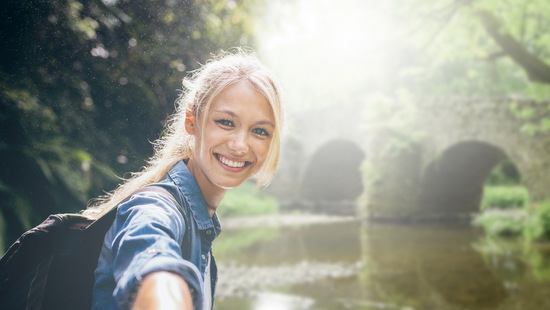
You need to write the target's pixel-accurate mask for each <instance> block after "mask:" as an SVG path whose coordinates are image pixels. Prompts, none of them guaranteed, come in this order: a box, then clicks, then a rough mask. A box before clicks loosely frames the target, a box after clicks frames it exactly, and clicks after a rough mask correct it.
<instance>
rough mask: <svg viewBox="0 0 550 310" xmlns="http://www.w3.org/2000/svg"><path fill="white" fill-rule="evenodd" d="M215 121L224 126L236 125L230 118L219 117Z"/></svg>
mask: <svg viewBox="0 0 550 310" xmlns="http://www.w3.org/2000/svg"><path fill="white" fill-rule="evenodd" d="M215 122H216V123H218V124H220V125H222V126H227V127H234V124H233V122H232V121H230V120H228V119H218V120H216V121H215Z"/></svg>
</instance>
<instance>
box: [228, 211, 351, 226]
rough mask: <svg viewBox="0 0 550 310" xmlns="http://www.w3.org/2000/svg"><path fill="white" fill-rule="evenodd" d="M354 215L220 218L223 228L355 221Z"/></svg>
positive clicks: (292, 214) (303, 214)
mask: <svg viewBox="0 0 550 310" xmlns="http://www.w3.org/2000/svg"><path fill="white" fill-rule="evenodd" d="M357 220H358V219H357V217H355V216H334V215H324V214H309V213H291V214H269V215H256V216H238V217H227V218H221V222H222V226H223V228H224V229H238V228H252V227H281V226H299V225H312V224H332V223H342V222H352V221H357Z"/></svg>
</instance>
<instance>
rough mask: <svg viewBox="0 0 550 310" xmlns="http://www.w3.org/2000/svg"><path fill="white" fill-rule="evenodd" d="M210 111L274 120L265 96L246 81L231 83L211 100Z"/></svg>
mask: <svg viewBox="0 0 550 310" xmlns="http://www.w3.org/2000/svg"><path fill="white" fill-rule="evenodd" d="M210 109H211V112H229V113H233V114H236V116H239V117H243V118H246V117H252V116H254V117H256V118H262V120H269V121H271V122H274V115H273V109H272V107H271V105H270V103H269V101H268V100H267V98H266V97H265V96H264V95H263V94H262V93H260V92H259V91H257V90H256V89H255V88H254V87H253V86H252V85H251V84H250V83H249V82H248V81H239V82H236V83H234V84H231V85H230V86H228V87H227V88H225V89H224V90H223V91H222V92H220V93H219V94H218V96H216V97H215V98H214V100H213V101H212V106H211V107H210Z"/></svg>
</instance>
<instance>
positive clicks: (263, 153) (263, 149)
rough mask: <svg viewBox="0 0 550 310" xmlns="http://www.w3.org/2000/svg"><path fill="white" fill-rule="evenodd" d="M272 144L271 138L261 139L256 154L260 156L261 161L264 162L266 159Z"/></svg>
mask: <svg viewBox="0 0 550 310" xmlns="http://www.w3.org/2000/svg"><path fill="white" fill-rule="evenodd" d="M270 146H271V140H268V141H259V143H258V145H257V146H256V156H257V157H258V161H261V162H262V163H263V162H264V161H265V159H266V157H267V153H268V152H269V147H270Z"/></svg>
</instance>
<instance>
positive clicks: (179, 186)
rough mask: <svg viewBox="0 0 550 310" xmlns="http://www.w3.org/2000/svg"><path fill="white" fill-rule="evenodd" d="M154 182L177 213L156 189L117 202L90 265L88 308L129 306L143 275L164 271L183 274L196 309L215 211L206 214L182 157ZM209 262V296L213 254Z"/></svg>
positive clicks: (101, 309) (216, 228)
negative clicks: (96, 256) (92, 270)
mask: <svg viewBox="0 0 550 310" xmlns="http://www.w3.org/2000/svg"><path fill="white" fill-rule="evenodd" d="M155 185H160V186H163V187H164V188H166V189H167V190H168V191H169V192H170V193H171V194H172V195H173V196H174V198H176V200H177V201H178V202H179V204H180V206H181V207H182V208H183V215H182V212H181V211H180V210H179V207H178V206H176V205H174V203H173V202H172V201H171V200H170V199H169V198H167V197H164V196H163V195H162V194H160V193H157V192H140V193H137V194H135V195H134V196H132V198H130V199H129V200H128V201H126V202H125V203H122V204H120V205H119V207H118V212H117V216H116V219H115V221H114V222H113V225H112V226H111V228H110V229H109V230H108V231H107V234H106V235H105V240H104V242H103V247H102V249H101V253H100V256H99V260H98V265H97V268H96V269H95V284H94V289H93V301H92V309H96V310H111V309H129V308H130V307H131V305H132V302H133V300H134V297H135V294H136V293H137V289H138V287H139V285H140V283H141V281H142V280H143V278H144V277H145V276H146V275H147V274H149V273H152V272H156V271H169V272H173V273H176V274H179V275H180V276H182V277H183V278H184V279H185V281H186V282H187V284H188V285H189V288H190V290H191V293H192V297H193V305H194V309H200V310H202V299H203V289H202V288H203V283H204V282H203V278H204V271H205V268H206V259H207V258H208V253H209V252H211V249H212V241H213V240H214V238H216V237H217V236H218V235H219V234H220V232H221V225H220V222H219V220H218V217H217V215H216V214H214V216H213V217H212V218H211V217H210V215H209V213H208V209H207V207H206V202H205V201H204V198H203V197H202V193H201V191H200V188H199V186H198V184H197V182H196V181H195V179H194V178H193V176H192V175H191V173H190V172H189V170H188V169H187V166H186V165H185V163H184V162H183V161H180V162H178V163H177V164H175V165H174V166H173V167H172V169H171V170H170V171H169V172H168V174H167V175H166V177H165V178H164V179H163V180H162V181H161V182H159V183H157V184H155ZM185 234H187V235H185ZM210 254H211V253H210ZM210 264H211V273H210V274H211V277H210V279H208V280H209V281H211V288H212V300H213V296H214V292H215V287H216V281H217V267H216V262H215V259H214V256H213V255H211V262H210Z"/></svg>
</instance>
